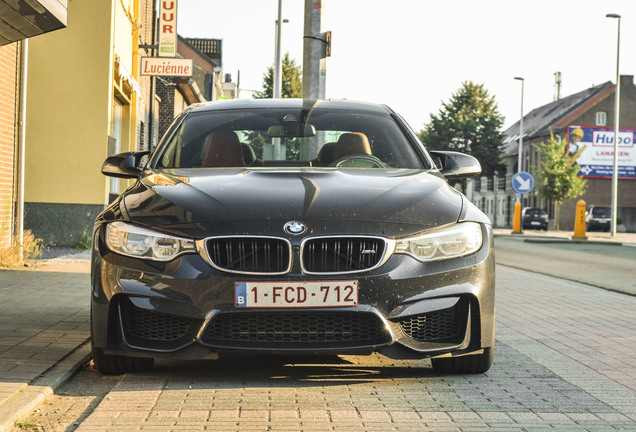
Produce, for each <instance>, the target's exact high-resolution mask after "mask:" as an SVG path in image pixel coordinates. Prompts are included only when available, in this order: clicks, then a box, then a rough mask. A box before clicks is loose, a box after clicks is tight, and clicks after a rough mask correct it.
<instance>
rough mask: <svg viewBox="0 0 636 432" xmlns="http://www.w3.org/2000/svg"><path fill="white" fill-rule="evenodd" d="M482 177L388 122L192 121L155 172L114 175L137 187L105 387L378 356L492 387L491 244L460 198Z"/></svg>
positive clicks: (104, 270)
mask: <svg viewBox="0 0 636 432" xmlns="http://www.w3.org/2000/svg"><path fill="white" fill-rule="evenodd" d="M146 156H148V157H146ZM480 171H481V167H480V165H479V162H478V161H477V160H476V159H474V158H473V157H471V156H468V155H465V154H461V153H455V152H448V151H433V150H427V149H425V148H424V146H423V145H422V144H421V143H420V141H419V140H418V138H417V136H416V135H415V133H414V132H413V131H412V129H410V128H409V126H408V125H407V124H406V123H405V121H404V120H403V119H402V118H401V117H400V116H399V115H398V114H397V113H395V112H394V111H392V110H391V109H390V108H388V107H386V106H384V105H376V104H369V103H361V102H352V101H341V100H297V99H284V100H272V99H261V100H234V101H221V102H211V103H206V104H197V105H193V106H191V107H189V108H187V109H186V110H185V111H184V112H183V113H181V114H180V115H179V116H178V117H177V118H176V119H175V120H174V122H173V124H172V125H171V126H170V128H169V129H168V131H167V132H166V134H165V135H164V137H163V138H162V140H161V142H160V143H159V145H158V146H157V148H156V149H155V150H154V151H153V153H152V154H151V155H148V152H128V153H121V154H117V155H113V156H110V157H109V158H108V159H107V160H106V162H105V163H104V165H103V167H102V172H103V173H104V174H105V175H108V176H114V177H120V178H128V179H132V180H133V181H132V182H131V185H130V187H128V189H127V190H126V191H125V192H124V193H122V194H121V195H120V196H119V197H117V198H116V199H115V200H114V201H113V202H112V204H111V205H110V206H108V208H106V209H105V210H104V211H103V212H102V213H101V214H100V215H99V217H98V218H97V220H96V222H95V227H94V232H93V243H92V271H91V273H92V274H91V279H92V290H91V336H92V350H93V358H94V362H95V365H96V367H97V369H98V370H99V371H100V372H102V373H107V374H119V373H123V372H126V371H139V370H143V369H147V368H150V367H152V364H153V360H154V358H158V357H172V358H180V359H201V358H212V357H217V356H231V355H249V356H261V355H267V354H275V355H284V356H291V355H294V354H302V355H307V354H369V353H372V352H380V353H381V354H383V355H386V356H388V357H391V358H401V359H422V358H431V363H432V366H433V368H434V369H435V370H437V371H439V372H443V373H483V372H485V371H487V370H488V369H489V368H490V365H491V363H492V358H493V348H494V340H495V336H494V334H495V324H494V323H495V292H494V287H495V267H494V251H493V240H492V228H491V224H490V221H489V219H488V218H487V217H486V216H485V215H484V214H483V213H482V212H481V211H480V210H479V209H478V208H477V207H475V206H474V205H473V204H471V203H470V202H469V201H468V200H467V199H466V197H465V196H463V195H462V194H461V193H460V192H458V191H457V190H455V189H454V188H452V187H451V186H449V184H448V180H449V179H457V178H461V177H463V176H470V175H476V174H478V173H479V172H480Z"/></svg>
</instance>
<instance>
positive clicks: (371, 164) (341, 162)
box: [329, 153, 386, 168]
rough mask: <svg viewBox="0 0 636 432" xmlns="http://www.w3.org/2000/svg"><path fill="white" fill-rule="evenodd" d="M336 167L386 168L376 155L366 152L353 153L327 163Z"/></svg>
mask: <svg viewBox="0 0 636 432" xmlns="http://www.w3.org/2000/svg"><path fill="white" fill-rule="evenodd" d="M329 166H332V167H338V168H386V165H384V163H383V162H382V161H381V160H380V159H378V158H377V157H376V156H373V155H370V154H366V153H353V154H348V155H346V156H343V157H341V158H340V159H337V160H335V161H333V162H331V163H330V164H329Z"/></svg>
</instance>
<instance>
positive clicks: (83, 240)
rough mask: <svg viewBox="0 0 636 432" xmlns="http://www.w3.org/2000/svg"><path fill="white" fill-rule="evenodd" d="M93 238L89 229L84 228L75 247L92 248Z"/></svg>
mask: <svg viewBox="0 0 636 432" xmlns="http://www.w3.org/2000/svg"><path fill="white" fill-rule="evenodd" d="M92 240H93V239H92V238H91V235H90V233H89V232H88V229H86V228H84V229H83V230H82V232H81V233H80V238H79V241H78V242H77V244H76V245H75V249H83V250H87V249H90V248H91V242H92Z"/></svg>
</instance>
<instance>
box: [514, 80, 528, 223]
mask: <svg viewBox="0 0 636 432" xmlns="http://www.w3.org/2000/svg"><path fill="white" fill-rule="evenodd" d="M515 79H516V80H518V81H521V118H520V119H519V151H518V153H519V155H518V158H517V173H520V172H521V171H522V169H521V161H522V158H521V155H522V154H523V87H524V84H525V80H524V79H523V78H521V77H515ZM513 181H514V178H513ZM513 187H514V185H513ZM521 232H522V226H521V194H520V193H517V202H516V203H515V213H514V219H513V222H512V233H513V234H521Z"/></svg>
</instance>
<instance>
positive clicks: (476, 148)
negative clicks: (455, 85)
mask: <svg viewBox="0 0 636 432" xmlns="http://www.w3.org/2000/svg"><path fill="white" fill-rule="evenodd" d="M503 121H504V118H503V116H502V115H501V114H500V113H499V110H498V108H497V103H496V102H495V98H494V96H490V95H489V94H488V91H487V90H486V89H485V88H484V86H483V84H474V83H473V82H471V81H466V82H464V83H463V84H462V87H461V88H460V89H459V90H458V91H457V92H456V93H455V94H453V95H452V97H451V99H450V100H449V102H448V103H442V109H440V110H439V113H438V114H437V115H435V114H431V121H430V123H429V124H427V125H426V126H425V128H424V129H423V130H421V131H420V133H419V134H418V136H419V137H420V139H421V140H422V142H423V143H424V145H426V146H427V147H428V148H429V149H432V150H453V151H459V152H462V153H467V154H469V155H472V156H474V157H476V158H477V159H478V160H479V162H480V163H481V167H482V172H483V173H484V174H485V175H488V176H490V175H493V174H494V172H495V171H497V170H500V171H501V170H503V168H504V166H503V164H502V163H501V155H502V153H503V149H502V143H503V136H502V134H501V126H502V125H503Z"/></svg>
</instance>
